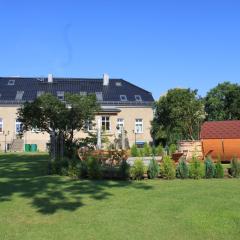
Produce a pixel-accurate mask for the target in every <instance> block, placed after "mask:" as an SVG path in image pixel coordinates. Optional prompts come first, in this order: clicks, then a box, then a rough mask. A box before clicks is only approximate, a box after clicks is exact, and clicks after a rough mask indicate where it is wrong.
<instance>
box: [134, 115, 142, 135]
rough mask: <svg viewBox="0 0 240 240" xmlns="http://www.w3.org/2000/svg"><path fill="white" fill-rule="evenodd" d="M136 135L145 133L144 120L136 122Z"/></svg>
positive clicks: (138, 119)
mask: <svg viewBox="0 0 240 240" xmlns="http://www.w3.org/2000/svg"><path fill="white" fill-rule="evenodd" d="M135 133H143V120H142V119H141V118H137V119H136V120H135Z"/></svg>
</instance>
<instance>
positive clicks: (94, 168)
mask: <svg viewBox="0 0 240 240" xmlns="http://www.w3.org/2000/svg"><path fill="white" fill-rule="evenodd" d="M87 171H88V177H89V178H90V179H100V178H101V177H102V172H101V166H100V164H99V161H98V160H97V159H96V158H95V157H92V156H90V157H88V159H87Z"/></svg>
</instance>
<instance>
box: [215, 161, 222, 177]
mask: <svg viewBox="0 0 240 240" xmlns="http://www.w3.org/2000/svg"><path fill="white" fill-rule="evenodd" d="M223 177H224V169H223V165H222V164H221V159H218V161H217V163H216V164H215V178H223Z"/></svg>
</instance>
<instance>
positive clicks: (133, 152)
mask: <svg viewBox="0 0 240 240" xmlns="http://www.w3.org/2000/svg"><path fill="white" fill-rule="evenodd" d="M131 156H132V157H138V156H139V154H138V148H137V146H136V145H135V144H133V145H132V147H131Z"/></svg>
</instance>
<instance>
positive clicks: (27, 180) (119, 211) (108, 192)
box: [0, 154, 240, 240]
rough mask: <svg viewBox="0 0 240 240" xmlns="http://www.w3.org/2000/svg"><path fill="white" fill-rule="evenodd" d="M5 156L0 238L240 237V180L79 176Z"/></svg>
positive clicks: (37, 160)
mask: <svg viewBox="0 0 240 240" xmlns="http://www.w3.org/2000/svg"><path fill="white" fill-rule="evenodd" d="M46 159H47V156H46V155H33V156H32V155H10V154H9V155H0V239H1V240H5V239H20V240H24V239H29V240H34V239H41V240H51V239H60V240H64V239H71V240H74V239H84V240H88V239H94V240H95V239H96V240H99V239H104V240H105V239H114V240H115V239H116V240H117V239H121V240H123V239H139V240H140V239H184V240H185V239H191V240H192V239H201V240H202V239H218V240H219V239H240V180H237V179H225V180H217V179H214V180H184V181H182V180H174V181H164V180H155V181H150V180H149V181H141V182H113V181H96V182H94V181H74V180H70V179H69V178H67V177H59V176H47V175H46V174H45V172H46Z"/></svg>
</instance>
